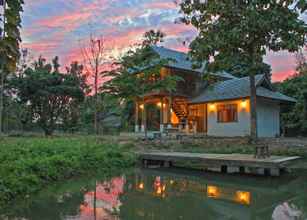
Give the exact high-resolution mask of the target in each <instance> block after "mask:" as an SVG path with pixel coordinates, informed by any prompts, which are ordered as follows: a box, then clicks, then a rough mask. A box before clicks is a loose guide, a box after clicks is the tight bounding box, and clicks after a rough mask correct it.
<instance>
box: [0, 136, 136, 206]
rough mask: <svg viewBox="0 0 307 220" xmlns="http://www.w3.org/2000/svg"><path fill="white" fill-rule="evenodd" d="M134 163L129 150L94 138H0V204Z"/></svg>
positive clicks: (127, 147)
mask: <svg viewBox="0 0 307 220" xmlns="http://www.w3.org/2000/svg"><path fill="white" fill-rule="evenodd" d="M108 142H109V141H108ZM135 159H136V157H135V154H134V153H133V152H132V150H131V148H129V146H127V145H119V144H117V143H114V142H109V143H107V142H106V141H105V140H103V139H97V138H94V137H55V138H44V137H32V138H30V137H27V138H22V137H20V138H2V139H0V204H1V203H2V204H4V203H6V202H8V201H10V200H12V199H15V198H16V197H19V198H22V197H25V196H27V195H29V194H30V193H33V192H35V191H37V190H40V189H42V188H43V187H44V186H45V185H46V184H48V183H52V182H55V181H60V180H64V179H68V178H71V177H74V176H80V175H90V174H91V173H94V172H95V173H96V172H101V173H105V174H106V175H108V174H111V173H112V171H114V170H119V169H125V168H129V167H133V166H134V164H135Z"/></svg>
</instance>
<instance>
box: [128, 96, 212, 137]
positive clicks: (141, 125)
mask: <svg viewBox="0 0 307 220" xmlns="http://www.w3.org/2000/svg"><path fill="white" fill-rule="evenodd" d="M206 116H207V105H206V104H199V105H188V97H186V96H184V95H179V94H176V95H169V94H151V95H147V96H146V97H144V98H141V99H138V100H136V102H135V129H134V130H135V133H145V132H147V133H154V132H160V133H168V132H174V133H175V132H179V133H187V134H195V133H202V134H205V133H206V132H207V117H206Z"/></svg>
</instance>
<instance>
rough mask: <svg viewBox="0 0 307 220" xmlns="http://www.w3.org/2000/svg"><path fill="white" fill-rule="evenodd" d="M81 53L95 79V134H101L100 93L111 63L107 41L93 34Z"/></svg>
mask: <svg viewBox="0 0 307 220" xmlns="http://www.w3.org/2000/svg"><path fill="white" fill-rule="evenodd" d="M81 53H82V55H83V59H84V67H85V68H86V70H87V71H88V73H90V75H91V76H92V77H93V85H92V90H93V93H94V98H95V99H94V102H95V104H94V107H95V108H94V110H95V111H94V130H95V134H96V135H97V134H99V121H98V120H99V118H98V114H99V112H98V108H99V105H100V104H101V103H99V102H98V101H99V97H98V93H99V90H100V86H101V83H103V81H105V80H107V79H108V72H106V71H105V69H104V68H105V65H106V64H107V63H108V62H109V58H108V57H107V55H106V48H105V40H104V38H103V37H100V38H95V37H94V36H93V35H92V34H91V36H90V40H89V45H86V46H84V47H83V48H81Z"/></svg>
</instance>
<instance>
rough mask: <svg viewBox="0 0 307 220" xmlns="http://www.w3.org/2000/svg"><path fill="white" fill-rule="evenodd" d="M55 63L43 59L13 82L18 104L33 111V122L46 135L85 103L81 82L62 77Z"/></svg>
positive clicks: (55, 60) (76, 77) (74, 76)
mask: <svg viewBox="0 0 307 220" xmlns="http://www.w3.org/2000/svg"><path fill="white" fill-rule="evenodd" d="M52 62H53V64H52V65H51V64H47V63H46V60H45V59H44V58H42V57H40V58H39V59H38V61H36V62H35V63H34V65H33V66H34V67H33V68H28V69H26V70H25V72H24V74H23V76H22V77H15V78H14V79H12V87H13V88H14V89H15V92H16V97H17V99H18V101H19V102H20V103H23V104H25V105H27V106H28V107H29V108H30V110H31V116H32V120H33V121H37V123H38V124H39V126H40V127H41V128H42V129H43V130H44V132H45V134H46V135H52V133H53V131H54V129H55V126H56V123H60V122H61V120H63V118H62V117H63V116H64V115H65V113H67V110H68V109H69V107H70V105H71V104H72V103H75V102H81V101H82V100H83V99H84V91H83V88H82V83H83V82H82V80H80V78H79V77H78V76H77V75H76V74H61V73H59V64H58V58H57V57H56V58H54V59H53V61H52Z"/></svg>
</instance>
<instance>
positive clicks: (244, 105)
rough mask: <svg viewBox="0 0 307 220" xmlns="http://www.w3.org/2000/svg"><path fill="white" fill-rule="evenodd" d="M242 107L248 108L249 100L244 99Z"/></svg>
mask: <svg viewBox="0 0 307 220" xmlns="http://www.w3.org/2000/svg"><path fill="white" fill-rule="evenodd" d="M241 107H242V108H246V107H247V101H246V100H245V99H243V100H242V102H241Z"/></svg>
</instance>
